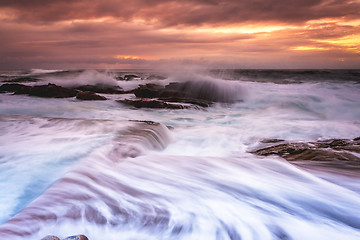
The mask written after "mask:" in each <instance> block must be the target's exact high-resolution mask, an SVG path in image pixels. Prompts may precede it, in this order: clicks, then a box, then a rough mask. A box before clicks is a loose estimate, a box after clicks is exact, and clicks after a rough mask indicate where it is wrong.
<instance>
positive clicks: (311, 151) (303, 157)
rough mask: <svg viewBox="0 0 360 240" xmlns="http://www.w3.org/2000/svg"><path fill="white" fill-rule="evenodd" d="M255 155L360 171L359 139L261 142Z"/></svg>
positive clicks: (254, 151)
mask: <svg viewBox="0 0 360 240" xmlns="http://www.w3.org/2000/svg"><path fill="white" fill-rule="evenodd" d="M251 153H254V154H256V155H261V156H269V155H278V156H280V157H282V158H284V159H286V160H288V161H312V162H320V163H326V164H327V165H328V166H335V167H341V168H349V169H358V170H360V158H359V155H358V153H360V138H355V139H328V140H321V141H316V142H287V141H284V140H278V139H276V141H272V140H268V139H266V140H265V141H262V146H260V148H258V149H256V150H253V151H251Z"/></svg>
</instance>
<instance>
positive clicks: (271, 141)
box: [260, 138, 284, 143]
mask: <svg viewBox="0 0 360 240" xmlns="http://www.w3.org/2000/svg"><path fill="white" fill-rule="evenodd" d="M283 141H284V140H283V139H277V138H269V139H263V140H261V141H260V142H261V143H278V142H283Z"/></svg>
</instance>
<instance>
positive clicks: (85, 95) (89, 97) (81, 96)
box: [76, 91, 106, 100]
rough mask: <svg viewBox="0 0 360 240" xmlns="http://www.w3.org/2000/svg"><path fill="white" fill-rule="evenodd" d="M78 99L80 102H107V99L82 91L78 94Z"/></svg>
mask: <svg viewBox="0 0 360 240" xmlns="http://www.w3.org/2000/svg"><path fill="white" fill-rule="evenodd" d="M76 98H77V99H80V100H106V97H104V96H100V95H98V94H96V93H94V92H90V91H85V92H83V91H80V92H78V93H77V94H76Z"/></svg>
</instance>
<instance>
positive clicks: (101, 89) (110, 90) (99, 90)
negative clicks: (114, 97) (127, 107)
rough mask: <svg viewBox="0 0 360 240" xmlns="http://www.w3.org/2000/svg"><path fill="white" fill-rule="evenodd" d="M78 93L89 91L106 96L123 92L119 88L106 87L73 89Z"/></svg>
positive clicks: (92, 86)
mask: <svg viewBox="0 0 360 240" xmlns="http://www.w3.org/2000/svg"><path fill="white" fill-rule="evenodd" d="M74 89H76V90H80V91H90V92H96V93H107V94H122V93H124V91H123V90H122V89H121V88H120V87H119V86H106V85H83V86H78V87H76V88H74Z"/></svg>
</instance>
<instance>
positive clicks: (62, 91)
mask: <svg viewBox="0 0 360 240" xmlns="http://www.w3.org/2000/svg"><path fill="white" fill-rule="evenodd" d="M0 91H3V92H14V93H15V94H28V95H29V96H37V97H45V98H67V97H75V96H76V93H77V91H76V90H74V89H69V88H64V87H61V86H57V85H55V84H51V83H49V84H48V85H41V86H26V85H22V84H17V83H7V84H3V85H1V86H0Z"/></svg>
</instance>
